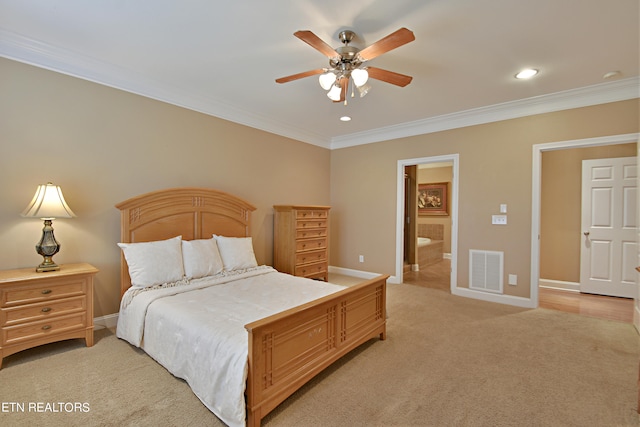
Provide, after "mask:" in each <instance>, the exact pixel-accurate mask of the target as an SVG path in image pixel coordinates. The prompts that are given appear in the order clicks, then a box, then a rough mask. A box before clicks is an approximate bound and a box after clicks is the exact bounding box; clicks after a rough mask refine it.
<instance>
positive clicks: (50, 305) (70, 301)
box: [0, 296, 87, 326]
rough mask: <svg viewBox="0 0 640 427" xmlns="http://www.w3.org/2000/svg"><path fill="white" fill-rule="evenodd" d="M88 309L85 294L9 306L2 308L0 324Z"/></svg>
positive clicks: (6, 324) (11, 323) (34, 319)
mask: <svg viewBox="0 0 640 427" xmlns="http://www.w3.org/2000/svg"><path fill="white" fill-rule="evenodd" d="M86 310H87V298H86V297H84V296H79V297H72V298H63V299H59V300H55V301H44V302H40V303H35V304H28V305H19V306H16V307H8V308H3V309H0V326H10V325H14V324H16V323H26V322H32V321H36V320H41V319H46V318H49V317H53V316H59V315H64V314H70V313H74V312H77V311H86Z"/></svg>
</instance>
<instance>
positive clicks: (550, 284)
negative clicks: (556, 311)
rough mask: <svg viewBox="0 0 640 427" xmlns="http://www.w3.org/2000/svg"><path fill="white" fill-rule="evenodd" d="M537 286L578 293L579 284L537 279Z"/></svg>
mask: <svg viewBox="0 0 640 427" xmlns="http://www.w3.org/2000/svg"><path fill="white" fill-rule="evenodd" d="M538 286H540V287H543V288H551V289H563V290H565V291H572V292H580V283H576V282H564V281H562V280H551V279H539V280H538Z"/></svg>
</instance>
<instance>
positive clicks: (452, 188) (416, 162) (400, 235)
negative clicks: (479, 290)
mask: <svg viewBox="0 0 640 427" xmlns="http://www.w3.org/2000/svg"><path fill="white" fill-rule="evenodd" d="M458 159H459V155H458V154H452V155H445V156H435V157H423V158H415V159H405V160H399V161H398V175H397V186H398V190H397V195H398V199H397V205H396V206H397V215H396V277H397V278H398V281H399V282H403V281H404V275H405V270H404V268H405V267H404V266H405V262H404V259H405V256H404V255H405V230H406V225H407V224H406V222H407V219H406V218H407V217H406V216H405V209H406V208H405V201H406V193H407V186H408V185H410V183H408V182H407V179H406V176H405V169H406V168H408V167H411V166H416V167H419V168H429V167H434V166H436V167H437V166H442V165H447V167H450V170H451V181H450V185H449V188H448V195H449V200H448V205H447V208H448V219H449V221H450V238H449V242H448V243H449V245H450V246H449V247H450V256H449V255H448V254H447V259H446V260H445V261H446V262H445V263H443V264H441V265H440V268H443V267H442V265H444V264H446V266H445V269H447V270H448V283H446V288H448V290H449V291H450V292H451V291H452V290H453V288H454V287H455V285H456V283H457V279H456V271H457V268H456V266H457V235H458V176H459V174H458ZM415 218H416V219H417V215H416V217H415ZM414 222H415V224H409V226H414V225H417V221H415V220H414ZM432 273H434V274H435V273H436V272H435V271H434V272H432ZM407 274H411V272H408V273H407Z"/></svg>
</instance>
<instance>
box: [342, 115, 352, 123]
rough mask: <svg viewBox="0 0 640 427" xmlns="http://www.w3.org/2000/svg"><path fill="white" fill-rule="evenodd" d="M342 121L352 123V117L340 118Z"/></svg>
mask: <svg viewBox="0 0 640 427" xmlns="http://www.w3.org/2000/svg"><path fill="white" fill-rule="evenodd" d="M340 121H341V122H349V121H351V117H349V116H342V117H340Z"/></svg>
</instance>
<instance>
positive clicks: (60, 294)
mask: <svg viewBox="0 0 640 427" xmlns="http://www.w3.org/2000/svg"><path fill="white" fill-rule="evenodd" d="M86 287H87V281H86V280H83V279H77V278H72V279H70V278H65V279H60V280H57V281H56V280H50V281H49V283H47V284H40V283H36V284H33V285H27V286H13V287H6V288H4V289H2V290H1V291H0V292H1V293H0V295H1V296H2V297H1V298H0V303H1V304H2V306H4V307H7V306H14V305H22V304H29V303H32V302H39V301H46V300H49V299H57V298H65V297H71V296H76V295H84V294H85V293H86Z"/></svg>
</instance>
